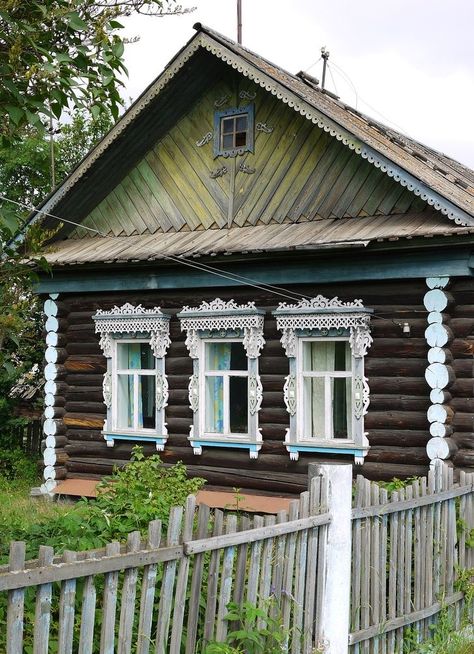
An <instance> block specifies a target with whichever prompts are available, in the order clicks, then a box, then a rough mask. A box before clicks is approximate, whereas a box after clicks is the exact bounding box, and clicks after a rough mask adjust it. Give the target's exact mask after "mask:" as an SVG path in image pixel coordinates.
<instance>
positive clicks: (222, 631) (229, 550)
mask: <svg viewBox="0 0 474 654" xmlns="http://www.w3.org/2000/svg"><path fill="white" fill-rule="evenodd" d="M236 529H237V516H235V515H228V516H227V520H226V533H227V534H232V533H234V532H235V531H236ZM234 557H235V546H231V547H226V548H225V550H224V555H223V561H222V574H221V580H220V586H221V587H220V594H219V605H218V611H217V620H216V640H217V641H218V642H220V643H222V642H224V641H225V639H226V636H227V620H226V619H225V617H226V615H227V613H228V608H227V605H228V604H229V602H230V600H231V597H232V578H233V575H232V572H233V567H234ZM176 654H179V653H178V652H177V653H176Z"/></svg>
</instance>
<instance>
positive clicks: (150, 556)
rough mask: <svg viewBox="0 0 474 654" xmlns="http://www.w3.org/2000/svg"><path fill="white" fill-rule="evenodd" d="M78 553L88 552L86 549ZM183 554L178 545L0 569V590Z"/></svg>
mask: <svg viewBox="0 0 474 654" xmlns="http://www.w3.org/2000/svg"><path fill="white" fill-rule="evenodd" d="M82 554H86V555H90V552H84V553H82ZM182 557H183V548H182V546H181V545H174V546H173V547H163V548H160V549H159V550H140V551H138V552H126V553H120V549H119V550H118V551H117V553H116V554H114V555H113V556H107V555H106V556H102V557H100V558H97V559H87V560H78V561H76V562H74V563H54V566H52V567H47V568H43V567H41V565H39V566H37V567H34V568H30V569H28V570H25V571H21V572H17V573H16V574H15V576H12V575H9V574H8V573H5V572H3V573H2V574H0V591H3V590H12V589H14V588H26V587H29V586H38V585H39V584H40V583H41V582H44V583H46V582H48V583H49V582H54V581H64V580H66V579H77V578H78V577H88V576H89V575H97V574H105V573H108V572H113V571H115V570H127V569H128V568H141V567H143V566H145V565H151V564H152V563H164V562H167V561H175V560H178V559H181V558H182Z"/></svg>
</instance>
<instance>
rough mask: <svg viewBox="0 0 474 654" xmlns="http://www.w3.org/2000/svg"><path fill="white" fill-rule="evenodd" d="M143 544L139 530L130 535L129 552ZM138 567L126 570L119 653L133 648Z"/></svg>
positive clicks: (128, 541)
mask: <svg viewBox="0 0 474 654" xmlns="http://www.w3.org/2000/svg"><path fill="white" fill-rule="evenodd" d="M140 545H141V538H140V532H139V531H133V532H132V533H131V534H129V535H128V539H127V552H138V550H139V549H140ZM137 581H138V568H129V569H128V570H125V573H124V579H123V586H122V602H121V606H120V623H119V634H118V643H117V653H118V654H130V652H131V649H132V636H133V624H134V618H135V599H136V594H137Z"/></svg>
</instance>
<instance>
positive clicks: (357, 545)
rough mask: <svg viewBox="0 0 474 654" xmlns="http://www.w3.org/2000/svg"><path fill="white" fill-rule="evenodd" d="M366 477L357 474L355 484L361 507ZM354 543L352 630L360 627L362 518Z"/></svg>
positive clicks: (357, 648)
mask: <svg viewBox="0 0 474 654" xmlns="http://www.w3.org/2000/svg"><path fill="white" fill-rule="evenodd" d="M363 480H364V478H363V477H362V475H357V478H356V486H355V498H354V500H355V501H354V506H355V508H356V509H360V508H361V507H362V504H363V492H362V488H363V486H362V484H363ZM352 544H353V551H354V554H353V557H352V561H353V564H352V580H351V581H352V583H351V587H352V593H351V595H352V596H351V628H352V631H358V630H359V629H360V610H361V606H360V590H361V568H362V562H361V552H362V520H360V519H355V520H353V522H352ZM359 652H360V645H359V643H357V644H356V645H354V654H359Z"/></svg>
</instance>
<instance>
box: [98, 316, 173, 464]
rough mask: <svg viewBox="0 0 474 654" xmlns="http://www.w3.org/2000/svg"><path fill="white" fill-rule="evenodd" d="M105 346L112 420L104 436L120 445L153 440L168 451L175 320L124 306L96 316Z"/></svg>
mask: <svg viewBox="0 0 474 654" xmlns="http://www.w3.org/2000/svg"><path fill="white" fill-rule="evenodd" d="M93 320H94V322H95V331H96V333H97V334H100V341H99V344H100V347H101V349H102V352H103V353H104V356H105V357H106V358H107V372H106V373H105V374H104V380H103V384H102V389H103V396H104V404H105V405H106V407H107V418H106V420H105V422H104V429H103V432H102V433H103V435H104V438H105V440H106V441H107V445H108V446H109V447H113V446H114V444H115V441H116V440H133V441H145V442H146V441H151V442H154V443H155V444H156V449H157V450H158V451H161V450H163V448H164V446H165V443H166V440H167V437H168V433H167V429H166V423H165V407H166V406H167V403H168V381H167V378H166V373H165V355H166V351H167V349H168V346H169V344H170V337H169V320H170V316H168V315H166V314H164V313H162V312H161V310H160V309H159V308H158V307H155V308H153V309H144V308H143V307H142V306H141V305H138V306H133V305H131V304H124V305H123V306H121V307H117V306H116V307H114V308H113V309H111V310H110V311H103V310H101V309H99V310H98V311H97V313H96V314H95V315H94V316H93Z"/></svg>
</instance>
